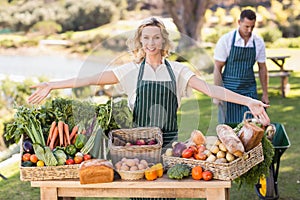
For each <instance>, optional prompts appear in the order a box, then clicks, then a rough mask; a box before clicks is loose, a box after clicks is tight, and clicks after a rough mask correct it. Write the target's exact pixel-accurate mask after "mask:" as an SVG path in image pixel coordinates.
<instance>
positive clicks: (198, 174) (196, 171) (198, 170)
mask: <svg viewBox="0 0 300 200" xmlns="http://www.w3.org/2000/svg"><path fill="white" fill-rule="evenodd" d="M192 178H193V179H194V180H200V179H202V167H201V166H196V167H193V169H192Z"/></svg>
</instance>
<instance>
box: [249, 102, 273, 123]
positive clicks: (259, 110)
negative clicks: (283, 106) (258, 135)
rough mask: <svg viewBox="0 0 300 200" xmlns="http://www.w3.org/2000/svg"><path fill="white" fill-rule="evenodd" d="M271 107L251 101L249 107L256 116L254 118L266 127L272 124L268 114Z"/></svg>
mask: <svg viewBox="0 0 300 200" xmlns="http://www.w3.org/2000/svg"><path fill="white" fill-rule="evenodd" d="M269 106H270V105H267V104H265V103H263V102H261V101H259V100H256V99H251V100H250V102H249V104H248V107H249V109H250V111H251V113H252V115H253V116H254V118H256V119H258V120H259V122H260V123H262V124H263V125H264V126H267V125H269V124H270V118H269V116H268V114H267V112H266V108H267V107H269Z"/></svg>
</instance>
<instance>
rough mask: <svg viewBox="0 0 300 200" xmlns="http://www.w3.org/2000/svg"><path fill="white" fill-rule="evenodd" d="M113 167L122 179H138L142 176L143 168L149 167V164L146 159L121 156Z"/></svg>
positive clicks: (143, 173)
mask: <svg viewBox="0 0 300 200" xmlns="http://www.w3.org/2000/svg"><path fill="white" fill-rule="evenodd" d="M114 167H115V169H116V171H117V172H118V173H119V174H120V176H121V179H122V180H139V179H142V178H144V175H145V170H146V169H147V168H149V164H148V162H147V161H146V160H139V159H138V158H122V159H121V160H120V161H118V162H117V163H116V164H115V166H114Z"/></svg>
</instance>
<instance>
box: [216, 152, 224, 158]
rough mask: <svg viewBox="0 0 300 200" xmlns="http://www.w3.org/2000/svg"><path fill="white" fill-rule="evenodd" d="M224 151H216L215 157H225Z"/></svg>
mask: <svg viewBox="0 0 300 200" xmlns="http://www.w3.org/2000/svg"><path fill="white" fill-rule="evenodd" d="M225 155H226V153H225V152H224V151H219V152H218V153H217V158H225Z"/></svg>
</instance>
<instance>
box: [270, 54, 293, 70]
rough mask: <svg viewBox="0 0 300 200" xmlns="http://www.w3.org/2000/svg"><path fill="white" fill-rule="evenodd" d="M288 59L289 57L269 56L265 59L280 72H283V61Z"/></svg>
mask: <svg viewBox="0 0 300 200" xmlns="http://www.w3.org/2000/svg"><path fill="white" fill-rule="evenodd" d="M289 57H290V56H269V57H267V58H268V59H270V60H272V61H273V62H274V63H275V64H276V65H277V66H278V67H279V68H280V71H285V69H284V63H285V59H287V58H289Z"/></svg>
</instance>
